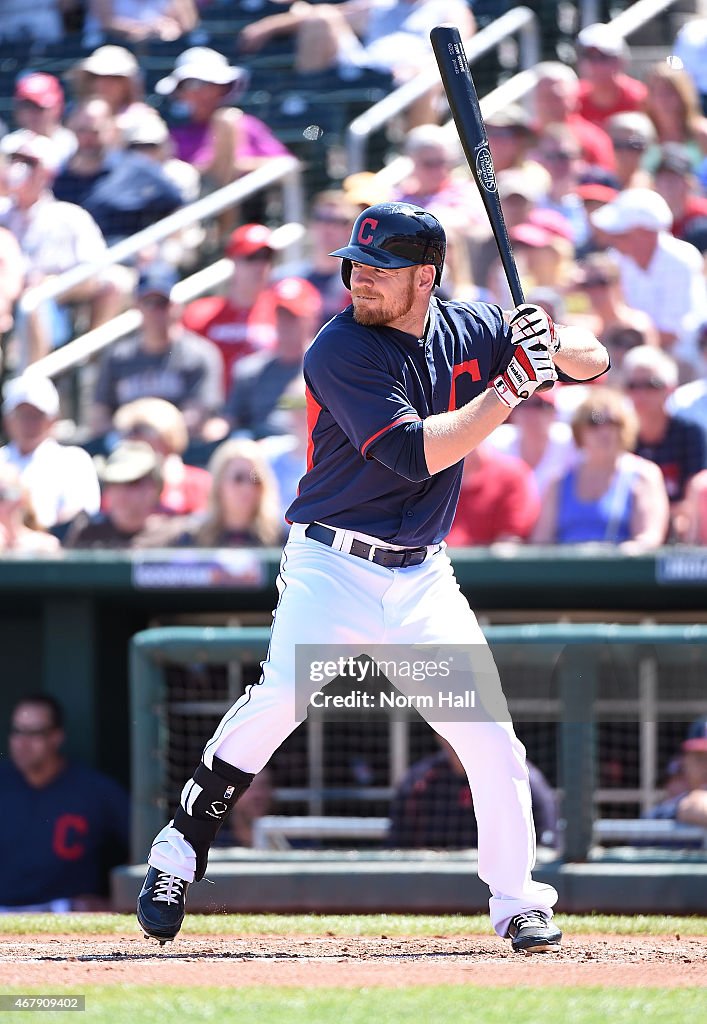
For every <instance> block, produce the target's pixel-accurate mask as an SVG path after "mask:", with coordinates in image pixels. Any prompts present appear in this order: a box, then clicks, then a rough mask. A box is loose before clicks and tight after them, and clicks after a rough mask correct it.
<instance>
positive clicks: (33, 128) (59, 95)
mask: <svg viewBox="0 0 707 1024" xmlns="http://www.w3.org/2000/svg"><path fill="white" fill-rule="evenodd" d="M63 112H64V90H63V89H62V87H61V85H60V83H59V79H58V78H55V77H54V75H46V74H44V73H43V72H40V71H34V72H30V73H29V74H24V75H20V77H19V78H18V79H17V83H16V85H15V94H14V102H13V114H14V117H15V122H16V124H17V127H18V129H19V130H22V129H26V130H27V131H30V132H34V133H35V134H36V135H43V136H44V137H45V138H47V139H49V141H50V142H51V144H52V148H53V152H54V166H55V167H61V165H62V164H63V163H64V162H65V161H66V160H68V159H69V157H70V156H71V155H72V153H73V152H74V151H75V149H76V136H75V135H74V133H73V132H72V131H70V130H69V129H68V128H65V127H64V126H63V125H62V123H61V118H62V114H63ZM11 137H12V136H10V138H11Z"/></svg>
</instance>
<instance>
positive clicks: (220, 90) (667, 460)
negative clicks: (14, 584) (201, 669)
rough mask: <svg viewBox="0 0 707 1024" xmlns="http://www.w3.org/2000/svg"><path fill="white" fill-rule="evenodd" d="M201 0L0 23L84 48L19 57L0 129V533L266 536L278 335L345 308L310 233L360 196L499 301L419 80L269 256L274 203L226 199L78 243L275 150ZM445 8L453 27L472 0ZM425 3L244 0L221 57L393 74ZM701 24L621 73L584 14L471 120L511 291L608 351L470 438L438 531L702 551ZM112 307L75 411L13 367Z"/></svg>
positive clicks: (18, 544)
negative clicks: (481, 136) (401, 168)
mask: <svg viewBox="0 0 707 1024" xmlns="http://www.w3.org/2000/svg"><path fill="white" fill-rule="evenodd" d="M444 6H445V12H444V14H445V17H444V18H442V19H441V20H449V9H448V3H445V5H444ZM492 6H493V5H492ZM496 6H497V8H498V10H497V13H502V11H503V10H505V7H506V6H507V5H504V4H498V5H496ZM209 7H211V8H214V9H216V8H218V7H219V4H218V3H217V2H216V0H212V3H207V2H201V3H200V2H195V0H151V2H149V3H134V2H131V0H103V2H102V0H90V2H87V3H84V4H79V3H71V2H63V0H62V2H59V0H57V2H55V3H52V2H47V3H44V4H41V3H40V4H35V5H33V7H32V8H31V9H30V8H26V9H25V8H24V7H23V6H22V5H20V4H15V5H13V4H10V11H9V12H8V13H7V14H6V15H4V20H3V24H2V27H1V29H0V36H1V38H0V45H2V43H8V42H10V41H12V40H13V39H15V38H16V39H26V38H33V39H35V40H39V41H40V42H41V44H42V45H46V44H51V43H52V41H56V40H57V38H58V36H57V25H60V24H61V23H62V19H63V24H64V26H66V25H69V24H71V25H73V24H74V23H76V24H78V23H79V22H81V24H82V32H83V39H84V42H85V44H86V46H88V43H89V42H90V43H91V44H93V43H95V46H93V49H91V50H90V52H86V53H85V55H84V56H83V57H82V58H81V59H79V60H77V61H76V62H75V64H74V65H73V66H72V67H70V68H69V69H68V70H66V71H65V73H63V74H62V75H61V77H57V76H55V75H53V74H51V73H48V72H47V71H44V70H41V68H40V69H36V68H35V67H34V66H30V67H28V68H27V69H26V71H23V72H21V73H20V74H19V75H18V76H17V78H16V81H15V83H14V94H13V97H12V122H13V123H11V124H9V125H8V126H7V130H6V131H5V133H4V136H3V137H2V138H1V139H0V272H1V273H0V333H1V335H2V356H3V364H2V374H3V380H4V390H3V399H2V420H3V435H4V441H5V444H4V446H3V447H2V448H0V541H1V546H2V549H3V551H10V550H13V549H15V550H20V551H27V550H32V551H35V550H36V551H40V552H49V553H51V552H56V551H57V550H58V549H59V548H60V546H64V547H124V548H130V547H146V546H163V545H168V546H183V545H196V546H214V545H221V544H223V545H250V544H252V545H256V546H260V545H278V544H280V543H281V541H282V539H283V530H284V512H285V510H286V508H287V506H288V504H289V503H290V501H291V500H292V498H293V496H294V494H295V493H296V489H297V484H298V481H299V479H300V478H301V476H302V474H303V472H304V471H305V468H306V451H307V419H306V408H305V404H306V403H305V396H304V386H303V379H302V361H303V357H304V354H305V351H306V349H307V347H308V345H309V344H310V342H311V341H312V339H313V337H314V336H315V334H316V332H317V330H318V328H319V327H320V326H321V325H322V324H323V323H325V322H326V321H327V319H329V318H330V317H331V316H332V315H335V314H336V313H337V312H338V311H339V310H341V309H343V308H344V307H345V306H346V305H347V302H348V293H347V291H346V289H345V287H344V285H343V282H342V280H341V276H340V268H339V265H338V262H337V261H335V260H332V259H331V258H330V257H329V256H328V253H330V252H331V251H332V250H333V249H336V248H337V247H339V246H341V245H343V244H345V243H346V241H347V239H348V235H349V231H350V226H351V224H352V222H353V220H354V219H355V217H356V215H357V214H358V212H360V210H361V209H362V208H364V207H365V206H366V205H369V204H370V203H371V202H375V201H381V200H386V199H393V200H395V199H400V200H404V201H409V202H415V203H418V204H420V205H422V206H425V207H426V208H428V209H430V210H432V211H433V212H434V213H435V214H436V215H437V216H438V217H439V218H440V219H441V220H442V222H443V223H444V225H445V228H446V229H447V232H448V243H449V245H448V256H447V263H446V266H445V271H444V275H443V278H442V282H441V287H440V289H439V293H438V294H439V296H440V298H442V299H444V298H456V299H460V298H461V299H464V300H468V301H474V300H482V301H490V302H494V303H498V304H500V305H501V306H503V307H504V308H508V307H510V305H511V300H510V295H509V292H508V286H507V284H506V282H505V278H504V274H503V272H502V269H501V266H500V261H499V260H498V257H497V254H496V250H495V245H494V242H493V239H492V238H491V236H490V232H489V228H488V224H487V220H486V217H485V214H484V212H483V207H482V205H481V202H480V199H479V196H478V193H477V190H476V187H475V185H474V184H473V181H472V180H471V178H470V175H469V173H468V171H467V170H466V167H465V163H464V161H463V158H462V155H461V152H460V149H459V147H458V145H457V143H456V142H455V141H452V139H453V136H450V134H449V133H448V132H447V131H445V130H444V129H443V127H441V124H440V122H441V121H442V120H444V108H443V104H442V103H441V102H440V98H439V96H438V95H435V94H434V92H433V93H432V94H431V95H430V96H428V97H426V103H427V109H426V110H425V111H424V118H423V119H421V112H420V110H417V111H416V112H412V113H410V117H409V123H408V124H407V126H406V130H405V132H404V133H403V136H402V141H401V142H400V143H399V154H400V155H402V156H404V157H405V159H406V163H407V170H406V171H405V172H404V173H403V174H402V175H401V176H400V177H399V180H398V181H397V183H393V184H391V183H390V182H391V180H392V179H390V178H389V177H388V178H384V177H381V178H378V177H376V175H375V174H373V173H372V172H367V173H365V174H356V175H351V176H349V177H345V176H344V177H343V178H332V180H331V182H330V187H329V188H327V189H326V190H324V191H320V192H318V193H316V194H314V195H313V196H310V197H309V201H308V205H307V211H306V216H305V224H304V239H305V246H304V252H303V253H302V255H301V256H300V257H299V258H298V259H296V260H292V259H291V258H289V254H288V253H287V252H283V248H282V245H281V243H280V242H279V241H278V231H276V230H275V229H276V228H277V227H279V226H280V225H279V223H278V221H277V218H276V217H268V216H264V217H263V218H262V220H260V221H255V220H252V219H251V220H249V219H248V218H246V217H244V216H243V215H242V211H240V210H238V209H236V210H234V211H232V212H230V213H229V214H228V216H226V217H224V216H222V217H221V218H220V220H219V222H218V224H217V225H216V226H215V228H211V227H202V226H196V227H195V228H193V229H189V230H187V231H184V232H181V233H180V234H179V235H175V236H172V237H170V238H169V239H167V240H166V241H164V242H163V243H159V244H156V245H152V246H150V247H148V248H146V249H145V250H144V251H142V252H140V253H138V254H137V256H135V257H134V258H130V259H127V260H126V261H125V262H124V263H116V264H109V265H107V266H105V265H104V264H102V260H103V257H104V255H105V252H106V248H107V247H109V246H111V245H113V244H115V243H116V242H118V241H120V240H122V239H125V238H128V237H130V236H132V235H133V234H135V233H136V232H138V231H140V230H142V229H143V228H146V227H148V226H149V225H151V224H153V223H155V222H156V221H158V220H160V219H162V218H164V217H165V216H167V215H168V214H170V213H171V212H173V211H175V210H177V209H179V208H181V207H183V206H184V205H185V204H187V203H189V202H191V201H193V200H194V199H196V198H197V197H198V196H199V195H202V194H204V193H206V192H209V191H211V190H213V189H215V188H218V187H220V186H222V185H224V184H227V183H229V182H232V181H234V180H235V179H237V178H239V177H241V176H243V175H245V174H247V173H248V172H250V171H252V170H254V169H257V168H258V167H260V166H262V165H263V164H264V163H267V161H268V160H269V159H270V158H272V157H273V156H278V155H282V154H285V153H287V152H288V150H287V148H286V147H285V146H284V145H283V143H282V142H281V141H280V140H279V139H278V137H277V131H276V130H273V129H271V128H270V127H269V126H268V124H266V123H265V122H264V121H262V120H259V119H258V118H257V117H255V116H253V115H252V114H249V113H247V112H245V111H244V110H243V109H241V108H240V106H239V102H242V100H243V98H244V97H245V96H246V95H247V91H248V88H249V73H248V71H247V70H246V69H245V68H244V67H241V66H238V64H237V63H236V61H235V60H234V59H233V58H232V56H227V55H225V54H224V53H222V52H220V51H218V50H216V49H214V48H212V47H210V46H204V45H201V43H202V42H203V39H202V38H201V37H199V35H198V27H199V18H200V14H201V13H203V12H205V11H206V10H207V9H208V8H209ZM488 7H489V5H488V4H487V5H481V7H480V8H479V10H481V8H483V11H484V13H483V19H482V20H485V21H487V20H488V17H489V11H488V10H486V8H488ZM459 8H460V10H459V12H458V15H459V16H458V17H456V16H455V20H456V21H457V23H459V24H462V25H463V27H464V32H465V34H466V35H467V36H471V35H472V34H473V33H474V31H475V22H474V8H475V5H474V4H473V3H471V4H466V3H462V2H461V0H460V2H459ZM492 13H493V12H492ZM79 15H80V17H79ZM440 18H441V16H440V13H439V0H413V2H410V0H380V2H377V3H374V2H370V0H346V2H344V3H341V4H313V5H312V4H307V3H303V2H298V3H295V4H293V5H291V6H290V5H287V4H282V11H280V12H276V11H273V9H272V7H269V8H268V10H267V11H266V12H265V16H264V17H262V18H260V17H259V16H258V15H257V14H253V16H252V17H251V19H250V22H249V23H248V24H247V25H245V27H242V28H241V30H240V33H239V37H238V39H237V40H236V43H235V50H233V51H229V54H232V53H234V52H240V53H242V54H243V56H244V60H245V58H246V56H247V55H251V54H253V53H257V52H258V51H259V49H261V48H263V47H264V46H266V45H267V43H268V41H269V40H271V39H273V38H275V37H284V36H291V37H292V46H293V50H292V53H293V61H294V70H295V71H297V72H299V73H302V74H307V73H310V72H318V71H322V70H331V69H332V68H333V69H334V70H335V71H336V70H337V69H338V72H339V73H340V74H341V75H342V80H346V75H347V69H348V70H350V69H351V68H352V67H367V68H373V69H376V70H378V71H381V72H385V73H388V74H389V75H390V78H391V83H400V82H403V81H406V80H407V79H408V78H409V77H410V75H411V74H412V73H413V71H414V70H415V69H416V68H419V67H420V66H422V65H423V64H424V62H425V61H428V60H431V59H432V58H431V57H430V54H429V49H426V47H428V43H427V35H428V31H429V27H430V25H432V24H435V23H437V22H438V21H439V20H440ZM151 39H152V40H162V41H172V42H177V47H175V48H173V49H172V51H170V52H171V58H170V59H171V62H172V68H171V70H170V71H169V73H164V74H163V75H162V77H160V78H155V79H154V92H153V93H152V94H148V92H147V91H146V89H145V75H144V69H143V66H142V64H141V54H142V53H143V52H144V51H143V50H141V45H142V44H143V43H144V42H145V40H151ZM705 39H707V30H705V25H704V19H699V18H698V19H695V21H694V22H688V23H687V24H686V25H685V27H684V29H683V30H681V32H680V34H679V36H678V38H677V40H676V41H675V45H674V48H673V49H674V52H675V53H676V54H678V56H679V59H678V58H671V59H670V60H669V61H663V62H661V63H660V64H657V65H655V66H654V67H652V68H650V69H649V70H648V71H647V72H645V73H643V74H642V75H641V77H640V78H639V77H635V76H634V75H632V73H631V70H632V69H631V52H630V50H629V47H628V46H627V44H626V42H625V41H624V40H623V39H622V38H621V37H620V36H619V35H618V34H617V33H616V32H615V31H613V30H612V29H611V28H610V27H608V26H606V25H601V24H596V25H591V26H587V27H586V28H584V29H583V30H582V31H581V32H580V33H579V35H578V37H577V46H576V61H575V62H574V65H573V66H570V64H569V63H562V62H560V61H544V62H542V63H541V64H539V65H537V67H536V85H535V87H534V89H533V90H532V93H531V95H529V96H528V97H527V102H526V101H524V102H523V103H522V104H521V103H518V104H509V105H507V106H505V107H504V108H503V109H501V110H498V111H496V112H495V113H493V114H490V115H489V117H488V119H487V129H488V135H489V142H490V146H491V149H492V153H493V157H494V161H495V165H496V171H497V177H498V189H499V194H500V196H501V199H502V202H503V207H504V212H505V217H506V221H507V225H508V228H509V233H510V236H511V239H512V241H513V245H514V251H515V255H516V259H517V262H518V266H519V271H520V275H521V279H522V282H523V285H524V288H525V293H526V295H527V297H528V300H529V301H536V302H538V303H540V304H541V305H543V306H544V307H545V308H546V309H547V310H548V311H549V312H550V313H551V315H552V316H553V317H554V318H555V319H556V320H558V321H559V322H561V323H568V324H572V323H577V324H584V325H587V326H589V327H591V329H592V330H593V331H594V332H595V333H596V335H597V336H598V337H599V338H600V339H601V340H602V341H603V342H604V344H605V345H606V346H607V348H608V349H609V352H610V355H611V359H612V370H611V372H610V374H609V375H608V376H607V377H605V378H603V379H602V380H601V381H599V382H597V383H596V384H592V385H588V386H569V385H557V386H556V387H555V388H554V389H553V390H552V391H551V392H548V393H544V394H543V395H536V396H535V397H534V398H532V399H531V400H530V401H527V402H524V403H522V404H521V405H520V406H519V407H518V409H516V410H515V411H514V412H513V414H512V416H511V418H510V420H509V421H508V422H507V423H506V424H504V425H503V426H502V427H500V428H499V429H498V430H497V431H496V432H495V433H494V434H493V435H492V436H491V437H490V438H489V439H488V440H487V442H486V443H485V444H484V445H483V446H482V447H481V448H480V449H479V450H478V451H477V452H474V453H473V455H471V456H469V458H468V459H467V466H466V470H465V475H464V483H463V489H462V494H461V500H460V504H459V511H458V514H457V519H456V521H455V524H454V527H453V530H452V532H451V534H450V537H449V543H450V545H456V546H459V545H486V544H494V543H496V542H511V543H526V544H532V543H542V544H548V543H549V544H585V543H600V544H611V545H618V546H620V548H621V550H623V551H625V552H640V551H643V550H649V549H652V548H655V547H658V546H660V545H661V544H663V543H668V542H689V543H697V544H703V543H705V538H707V284H706V278H705V257H704V253H705V250H707V118H706V117H705V116H704V114H703V112H702V111H703V106H704V99H705V80H704V75H703V74H702V72H703V64H704V61H701V58H702V57H704V54H705V49H707V46H706V44H705ZM209 41H211V40H209ZM180 42H183V44H184V46H183V49H182V50H181V52H180V50H179V49H178V45H179V43H180ZM190 44H196V45H190ZM391 145H394V143H392V142H391ZM264 209H265V212H266V213H267V208H266V207H265V208H264ZM201 247H204V248H203V252H202V248H201ZM219 256H225V257H226V258H227V259H229V260H230V261H231V264H232V272H231V274H230V277H229V279H228V281H227V282H226V283H225V284H224V285H223V286H222V287H221V288H219V289H216V293H215V294H206V295H202V296H201V297H197V298H194V299H192V300H191V301H190V302H188V303H186V304H184V303H178V302H176V301H175V300H174V298H173V294H174V288H175V285H176V284H177V283H178V282H179V281H180V280H181V279H183V278H184V277H186V276H187V275H188V274H189V273H190V272H191V271H192V269H194V268H195V267H200V266H203V265H204V263H205V262H207V261H208V259H209V258H211V260H212V261H213V259H216V258H218V257H219ZM84 264H93V265H95V266H96V267H97V269H96V270H95V272H94V273H92V274H90V275H88V276H87V277H86V278H85V279H84V280H83V281H82V282H79V283H77V284H75V285H74V286H73V287H72V288H71V289H70V290H69V291H68V292H65V293H63V294H61V295H59V296H58V297H56V298H51V297H43V298H40V299H38V300H37V301H35V302H30V303H27V302H23V301H20V300H21V299H22V298H23V296H25V295H26V294H28V293H33V289H35V288H36V286H38V285H41V284H43V283H45V284H46V283H47V282H50V281H51V280H52V279H53V278H55V277H56V276H57V275H60V274H61V273H62V272H64V271H66V270H69V269H71V268H75V267H80V266H82V265H84ZM129 309H135V310H137V312H138V313H139V318H140V326H139V327H138V328H137V329H136V330H134V331H133V332H132V333H131V334H129V335H127V336H123V337H121V338H118V339H117V340H116V341H115V342H114V343H112V344H111V345H109V346H108V347H107V348H106V349H104V351H103V352H102V353H101V355H100V356H99V358H98V359H97V360H96V362H95V363H94V365H93V366H90V367H88V368H83V369H82V370H80V371H78V372H77V377H76V379H77V381H78V383H77V385H76V387H75V388H74V390H77V389H78V391H79V392H80V394H81V396H82V401H81V403H80V411H79V413H78V415H77V414H76V410H75V408H73V407H71V403H70V397H71V395H70V393H71V388H69V387H68V385H67V382H66V381H65V380H61V379H58V381H57V383H58V384H59V390H57V388H56V387H55V385H54V383H52V381H51V380H50V379H48V378H47V377H46V376H45V375H44V374H43V373H42V372H41V363H40V366H39V368H35V367H34V365H33V364H35V363H37V362H38V361H39V360H41V359H42V358H43V357H44V356H46V355H47V354H49V353H52V352H54V351H55V350H56V349H57V348H60V347H62V346H64V345H66V344H67V343H70V342H71V340H72V339H73V338H74V337H76V336H77V335H78V334H80V333H82V332H85V331H86V330H88V329H91V328H95V327H98V326H100V325H102V324H105V323H106V322H108V321H109V320H111V319H112V318H113V317H115V316H116V315H117V314H119V313H121V312H122V311H125V310H129ZM89 452H90V453H91V454H90V455H89V454H88V453H89ZM92 456H93V458H92Z"/></svg>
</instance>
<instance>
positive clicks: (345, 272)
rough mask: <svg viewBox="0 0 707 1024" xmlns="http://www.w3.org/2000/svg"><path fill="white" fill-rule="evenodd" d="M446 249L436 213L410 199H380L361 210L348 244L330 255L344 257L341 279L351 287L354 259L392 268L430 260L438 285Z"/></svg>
mask: <svg viewBox="0 0 707 1024" xmlns="http://www.w3.org/2000/svg"><path fill="white" fill-rule="evenodd" d="M446 249H447V240H446V236H445V233H444V228H443V227H442V225H441V224H440V222H439V221H438V220H437V218H436V217H435V216H433V214H431V213H428V212H427V210H423V209H421V208H420V207H418V206H413V205H412V204H411V203H377V204H376V205H375V206H369V207H368V209H367V210H364V211H363V213H361V214H359V216H358V217H357V219H356V221H355V223H354V226H353V229H352V231H351V239H350V241H349V244H348V245H347V246H344V248H343V249H336V250H335V251H334V252H332V253H330V254H329V255H330V256H338V257H340V258H341V261H342V262H341V279H342V280H343V282H344V285H345V286H346V288H348V289H350V288H351V263H352V261H355V262H356V263H364V264H365V265H366V266H369V267H385V268H388V269H392V270H395V269H398V268H400V267H417V266H423V265H425V264H431V265H432V266H433V267H434V268H435V285H436V286H437V285H439V283H440V281H441V280H442V270H443V268H444V257H445V254H446Z"/></svg>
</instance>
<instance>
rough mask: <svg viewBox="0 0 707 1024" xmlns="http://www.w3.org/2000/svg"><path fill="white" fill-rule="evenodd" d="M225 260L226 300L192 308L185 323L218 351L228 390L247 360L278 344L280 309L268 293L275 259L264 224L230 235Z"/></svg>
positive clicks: (217, 299)
mask: <svg viewBox="0 0 707 1024" xmlns="http://www.w3.org/2000/svg"><path fill="white" fill-rule="evenodd" d="M226 256H230V258H231V259H232V260H233V275H232V277H231V279H230V281H229V283H228V285H227V292H226V295H223V296H222V295H208V296H205V297H204V298H201V299H195V300H194V301H193V302H190V303H189V305H188V306H187V307H186V309H185V310H184V315H183V317H182V322H183V324H184V326H185V327H186V328H187V330H190V331H194V332H195V333H196V334H200V335H201V336H202V337H204V338H208V340H209V341H212V342H213V343H214V344H215V345H216V346H217V347H218V349H219V351H220V353H221V357H222V360H223V375H224V386H225V388H226V389H228V388H229V387H230V384H231V381H232V379H233V377H234V366H235V365H236V364H237V363H238V361H239V360H240V359H242V358H243V356H247V355H250V354H251V352H257V351H258V350H260V349H265V348H271V347H272V346H273V344H274V343H275V304H274V302H273V296H272V292H271V290H270V289H269V288H268V282H269V279H270V274H271V271H272V263H273V258H274V256H275V249H274V247H273V244H272V232H271V231H270V229H269V228H267V227H266V226H265V225H264V224H243V225H241V227H239V228H236V230H235V231H234V232H233V234H232V235H231V238H230V241H229V243H228V245H227V246H226Z"/></svg>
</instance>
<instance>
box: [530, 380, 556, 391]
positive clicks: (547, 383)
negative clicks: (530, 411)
mask: <svg viewBox="0 0 707 1024" xmlns="http://www.w3.org/2000/svg"><path fill="white" fill-rule="evenodd" d="M554 386H555V382H554V381H552V380H544V381H543V382H542V384H538V386H537V387H536V389H535V390H536V391H550V389H551V388H554Z"/></svg>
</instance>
